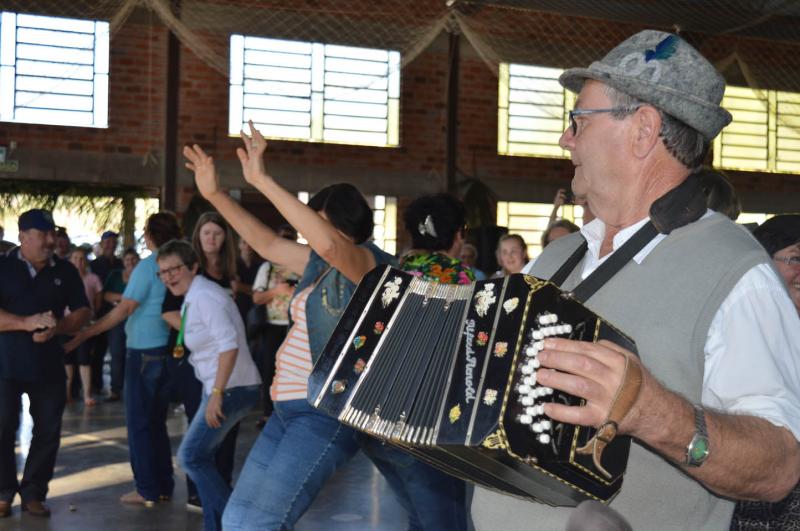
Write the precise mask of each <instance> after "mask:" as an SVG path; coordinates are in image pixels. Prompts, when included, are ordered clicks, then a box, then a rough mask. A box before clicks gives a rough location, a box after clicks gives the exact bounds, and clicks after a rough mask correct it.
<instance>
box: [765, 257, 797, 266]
mask: <svg viewBox="0 0 800 531" xmlns="http://www.w3.org/2000/svg"><path fill="white" fill-rule="evenodd" d="M772 259H773V260H776V261H778V262H783V263H784V264H786V265H788V266H795V267H797V266H800V256H773V257H772Z"/></svg>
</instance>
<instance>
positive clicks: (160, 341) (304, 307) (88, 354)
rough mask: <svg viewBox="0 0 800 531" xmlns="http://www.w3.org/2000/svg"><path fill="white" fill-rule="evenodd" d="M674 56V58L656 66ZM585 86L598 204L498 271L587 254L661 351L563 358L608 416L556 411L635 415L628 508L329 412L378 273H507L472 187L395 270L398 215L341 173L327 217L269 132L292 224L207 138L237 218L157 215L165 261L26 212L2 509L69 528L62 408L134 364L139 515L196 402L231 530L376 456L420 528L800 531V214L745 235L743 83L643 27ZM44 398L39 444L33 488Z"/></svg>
mask: <svg viewBox="0 0 800 531" xmlns="http://www.w3.org/2000/svg"><path fill="white" fill-rule="evenodd" d="M657 48H661V49H662V50H666V49H668V50H669V53H666V52H665V53H663V54H662V56H659V57H657V58H656V59H654V61H656V62H655V63H652V64H650V61H651V59H652V58H650V59H648V57H649V56H648V55H647V54H648V53H649V51H650V50H652V49H657ZM560 81H561V83H562V84H563V85H564V86H565V87H566V88H567V89H569V90H572V91H574V92H576V93H577V94H578V99H577V101H576V108H575V110H573V111H572V112H571V113H570V126H569V127H568V128H567V130H566V131H564V133H563V135H562V136H561V141H560V143H561V146H562V147H563V148H564V149H565V150H567V151H568V152H570V154H571V156H572V161H573V163H574V164H575V175H574V177H573V180H572V191H571V192H567V191H566V190H565V189H561V190H559V191H558V192H557V194H556V197H555V200H554V209H553V216H551V219H550V220H549V222H548V226H547V229H546V230H545V231H544V233H543V234H542V241H541V247H542V249H543V251H542V253H541V254H540V255H539V256H537V257H535V258H534V259H533V260H530V257H529V256H528V246H527V244H526V242H525V241H524V239H523V238H522V237H521V236H520V235H518V234H507V235H504V236H502V237H501V238H500V239H499V242H498V244H497V248H496V249H495V250H494V252H495V253H496V258H497V263H498V264H499V267H500V268H499V270H498V271H496V272H495V273H494V274H492V275H491V277H493V278H495V277H503V276H507V275H511V274H516V273H520V272H523V273H527V274H532V275H534V276H537V277H539V278H543V279H550V278H552V277H554V275H556V272H559V274H560V272H562V271H564V266H565V264H570V266H571V267H570V268H569V271H565V274H564V275H563V278H562V279H561V280H560V281H559V282H560V283H561V287H562V288H563V289H565V290H569V291H571V292H572V293H573V294H574V296H576V297H578V299H579V300H581V301H582V302H584V303H585V304H587V306H589V307H590V308H591V309H592V310H594V311H596V312H597V313H599V314H601V315H603V316H604V317H605V318H606V319H608V320H609V321H611V322H613V323H615V324H616V325H617V326H619V327H620V328H621V329H622V330H624V331H625V332H626V333H628V334H629V335H631V337H632V338H633V339H634V340H635V342H636V344H637V347H638V355H636V354H634V353H632V352H629V351H627V350H625V349H622V348H621V347H618V346H616V345H614V344H611V343H608V342H600V343H588V342H578V341H571V340H566V339H552V338H551V339H547V340H546V341H545V342H544V350H543V351H542V352H541V354H540V355H539V360H540V362H541V365H542V368H541V369H540V370H539V371H538V380H539V383H540V384H541V385H545V386H549V387H552V388H554V389H558V390H562V391H565V392H569V393H571V394H574V395H577V396H578V397H580V398H582V399H583V403H584V405H582V406H580V407H578V406H566V405H561V404H556V403H550V404H547V405H546V406H545V413H546V414H547V415H548V416H549V417H550V418H552V419H555V420H557V421H560V422H566V423H570V424H578V425H585V426H593V427H600V426H606V425H609V424H613V429H614V431H615V432H616V433H618V434H620V435H629V436H631V437H632V438H633V444H632V447H631V453H630V457H629V461H628V468H627V474H626V477H625V482H624V484H623V487H622V490H621V491H620V493H619V495H618V496H616V497H615V498H614V499H613V501H611V503H610V504H608V505H603V504H598V503H587V504H583V505H582V506H580V507H579V508H578V509H570V508H565V507H549V506H546V505H543V504H538V503H533V502H530V501H524V500H522V499H519V498H515V497H511V496H506V495H503V494H500V493H497V492H494V491H490V490H487V489H483V488H480V487H477V488H476V489H475V490H474V494H472V495H470V494H468V493H471V491H470V489H467V488H466V485H465V483H464V482H463V481H462V480H460V479H456V478H455V477H453V476H451V475H448V474H446V473H445V472H442V471H441V470H439V469H437V468H435V467H433V466H431V465H429V464H427V463H425V462H423V461H421V460H418V459H417V458H415V457H413V456H412V455H410V454H408V453H406V452H404V451H402V450H400V449H398V448H396V447H394V446H391V445H387V444H385V443H384V442H383V441H381V440H378V439H375V438H373V437H371V436H368V435H365V434H363V433H359V432H357V431H356V430H354V429H352V428H350V427H347V426H345V425H343V424H341V423H339V422H338V421H337V420H336V419H334V418H331V417H328V416H326V415H324V414H323V413H321V412H319V411H317V410H316V409H315V408H313V407H312V406H311V405H309V403H308V377H309V375H310V373H311V370H312V367H313V365H314V363H315V362H316V361H317V359H318V357H319V355H320V353H321V352H322V349H323V347H324V345H325V343H326V342H327V340H328V338H329V337H330V335H331V333H332V331H333V329H334V327H335V326H336V325H337V323H338V320H339V317H340V316H341V314H342V312H343V311H344V309H345V307H346V306H347V304H348V302H349V301H350V298H351V296H352V295H353V293H354V291H355V289H356V286H357V285H358V283H359V282H360V281H361V279H362V278H363V277H364V275H366V273H368V272H369V271H370V270H372V269H373V268H375V267H376V266H379V265H384V264H390V265H393V266H396V267H399V268H401V269H403V270H405V271H408V272H411V273H413V274H414V275H416V276H418V277H420V278H422V279H424V280H427V281H432V282H439V283H444V284H470V283H473V282H475V281H476V280H482V279H485V278H486V277H487V275H486V274H485V273H484V272H482V271H479V270H478V269H477V268H475V267H474V264H475V263H476V261H477V252H478V250H477V249H476V247H475V246H473V245H470V244H468V243H467V242H466V239H467V233H466V216H465V209H464V205H463V204H462V203H461V202H460V201H459V200H458V199H456V198H455V197H454V196H452V195H448V194H435V195H425V196H422V197H418V198H416V199H415V200H414V201H412V202H411V203H410V204H409V205H408V206H407V207H406V208H405V210H404V213H403V218H404V219H403V221H404V225H405V229H406V231H407V232H408V235H409V239H410V245H409V249H408V250H406V251H405V252H403V253H401V254H400V256H398V257H395V256H392V255H389V254H387V253H386V252H384V251H383V250H381V249H379V248H378V247H377V246H376V245H375V244H374V243H373V242H372V241H371V236H372V233H373V212H372V210H371V208H370V207H369V204H368V203H367V201H366V200H365V198H364V197H363V195H362V194H361V193H360V192H359V190H358V189H356V188H355V187H354V186H352V185H351V184H347V183H339V184H334V185H331V186H328V187H326V188H324V189H323V190H321V191H319V192H318V193H317V194H315V195H314V196H313V197H311V198H310V199H309V201H308V203H307V204H305V203H303V202H301V201H300V200H298V199H297V197H296V196H295V195H294V194H292V193H291V192H289V191H288V190H286V189H285V188H284V187H283V186H281V185H280V184H279V182H278V181H277V180H275V179H274V178H273V176H272V174H271V173H270V172H269V171H268V170H267V167H266V160H265V152H266V149H267V141H266V140H265V138H264V137H263V136H262V134H261V132H260V131H258V130H257V129H255V128H254V127H253V124H252V123H251V124H250V128H249V131H248V132H242V140H243V146H242V147H240V148H239V149H237V156H238V158H239V161H240V163H241V169H242V174H243V176H244V178H245V180H246V181H247V183H249V184H250V185H251V186H252V187H253V188H255V189H256V190H257V191H259V192H260V193H261V194H263V195H264V196H265V197H266V199H267V200H269V201H270V202H271V203H272V204H273V205H274V206H275V207H276V208H277V210H278V211H279V212H280V214H281V215H282V216H283V218H285V220H286V221H287V223H288V224H287V225H285V226H281V227H279V228H277V229H275V228H272V227H269V226H267V225H266V224H264V223H262V222H261V221H260V220H259V219H257V218H256V217H255V216H254V215H253V214H251V213H250V212H249V211H247V210H246V209H245V208H243V207H242V206H241V205H240V204H239V203H238V202H236V201H235V200H234V199H232V198H231V197H230V196H229V195H228V194H227V193H226V192H225V191H224V190H223V189H222V188H221V187H220V185H219V180H218V177H217V173H216V168H215V164H214V160H213V159H212V158H211V157H210V156H208V154H207V153H206V152H205V151H204V150H203V149H202V148H201V147H200V146H198V145H193V146H187V147H185V148H184V151H183V154H184V157H185V158H186V166H187V168H188V169H189V170H190V171H191V172H192V173H193V174H194V178H195V183H196V184H197V188H198V190H199V192H200V194H201V195H202V196H203V198H205V199H206V200H207V201H208V202H209V203H210V204H211V205H212V206H213V208H214V209H215V210H214V211H212V212H207V213H205V214H203V215H202V216H200V218H199V219H198V220H197V222H196V223H195V225H194V227H193V231H192V234H191V236H190V237H189V238H187V239H184V234H183V230H182V227H181V225H180V223H179V221H178V219H177V218H176V216H175V215H174V214H172V213H170V212H159V213H157V214H153V215H152V216H150V217H149V218H148V219H147V222H146V225H145V230H144V241H145V244H146V247H147V249H148V250H149V251H150V254H149V255H148V256H146V257H144V258H143V259H140V257H139V255H138V254H137V253H136V252H135V251H134V250H132V249H129V250H126V251H125V252H124V253H123V254H122V257H121V258H118V257H117V256H116V253H117V247H118V235H117V234H115V233H113V232H110V231H109V232H106V233H104V234H103V235H102V237H101V241H100V249H99V251H98V253H97V258H96V259H94V260H93V261H90V260H89V258H90V253H89V252H87V250H86V249H84V248H82V247H77V248H72V247H71V246H70V242H69V238H68V236H67V234H66V231H64V230H60V229H59V228H58V227H56V225H55V223H54V220H53V219H52V216H51V215H50V213H49V212H47V211H44V210H38V209H35V210H31V211H28V212H26V213H24V214H22V215H21V216H20V217H19V234H20V238H19V239H20V245H19V246H18V247H14V248H12V249H10V250H8V251H7V252H6V253H5V254H4V255H3V256H2V257H0V352H2V354H1V355H0V517H5V516H8V515H10V514H11V503H12V501H13V499H14V497H15V496H16V495H17V494H19V495H20V498H21V502H22V503H21V507H22V510H23V511H25V512H27V513H29V514H30V515H33V516H48V515H49V514H50V512H49V509H48V507H47V506H46V505H45V503H44V502H45V499H46V495H47V489H48V482H49V481H50V479H51V478H52V476H53V470H54V466H55V462H56V455H57V451H58V447H59V440H60V423H61V415H62V413H63V411H64V407H65V404H66V403H67V402H68V401H70V400H73V399H74V397H75V394H74V393H75V391H76V389H78V388H80V389H81V392H82V396H83V404H84V406H86V407H91V406H92V405H94V404H95V403H96V402H95V397H94V392H95V391H96V390H98V384H97V382H98V380H97V377H98V375H100V372H101V370H102V362H103V359H104V358H105V353H106V351H108V352H109V353H110V356H109V359H110V374H111V382H110V390H109V394H108V397H107V400H111V401H113V400H119V399H120V398H123V399H124V407H125V419H126V426H127V434H128V447H129V452H130V464H131V468H132V470H133V476H134V489H133V490H132V491H131V492H129V493H127V494H125V495H123V496H122V497H121V499H120V501H121V502H123V503H126V504H135V505H141V506H144V507H151V506H153V505H155V504H156V503H158V502H160V501H165V500H169V499H170V498H171V497H172V495H173V491H174V487H175V483H174V476H173V464H172V449H171V447H170V441H169V437H168V435H167V429H166V421H167V416H168V410H169V406H170V403H171V402H173V401H180V402H181V403H182V404H183V406H184V411H185V414H186V417H187V422H188V428H187V430H186V432H185V433H184V435H183V438H182V441H181V444H180V447H179V448H178V451H177V461H178V465H179V466H180V468H181V469H182V470H184V472H185V473H186V476H187V482H188V485H187V491H188V495H189V500H188V505H189V506H190V507H192V508H194V509H196V510H201V511H202V513H203V519H204V528H205V529H207V530H215V529H223V528H224V529H228V530H238V529H241V530H245V529H268V530H284V529H293V528H294V526H295V524H296V523H297V521H298V520H299V519H300V517H301V516H302V515H303V514H304V512H305V511H306V510H307V509H308V508H309V506H310V505H311V504H312V502H313V501H314V499H315V497H316V496H317V494H318V493H319V491H320V490H321V489H322V487H323V486H324V484H325V483H326V481H327V480H328V479H329V478H330V477H331V475H332V474H333V473H334V472H335V471H336V470H337V469H338V468H339V467H341V466H342V465H343V464H345V463H346V462H347V461H348V460H349V459H351V458H352V457H353V456H354V455H355V454H356V453H357V452H358V451H363V453H364V454H365V455H366V456H367V457H368V458H369V459H370V460H371V461H372V463H374V465H375V467H376V468H377V470H378V471H379V472H380V473H381V474H382V475H383V477H384V478H385V480H386V482H387V484H388V486H389V487H390V490H391V492H392V495H393V496H394V497H395V498H396V499H397V501H398V503H399V504H400V505H401V506H402V507H403V508H404V509H405V510H406V512H407V514H408V528H409V529H411V530H437V531H438V530H464V529H467V528H468V525H469V521H470V519H471V521H472V523H473V525H474V526H475V528H476V529H478V530H484V529H485V530H488V529H497V528H498V522H502V526H501V527H502V528H503V529H508V530H515V529H520V530H522V529H530V528H536V529H547V530H562V529H604V530H609V531H611V530H625V529H658V530H661V529H691V530H697V529H728V527H729V526H731V525H734V526H737V527H735V528H736V529H766V528H769V529H781V528H782V527H781V526H782V525H786V522H795V524H796V523H797V521H798V518H800V515H795V514H794V513H793V512H792V511H796V506H797V504H793V503H787V500H792V499H794V497H795V496H797V497H800V492H798V489H797V485H798V480H799V479H800V447H798V437H800V420H798V419H800V370H799V369H800V215H780V216H775V217H773V218H771V219H769V220H768V221H766V222H765V223H764V224H762V225H761V226H759V227H757V228H755V230H754V231H752V234H751V232H750V231H749V230H748V229H747V228H743V227H741V226H737V225H736V224H735V220H736V217H737V216H738V214H739V212H740V211H741V206H740V203H739V200H738V199H737V198H736V195H735V192H734V190H733V187H732V186H731V185H730V183H729V182H727V181H726V180H725V178H724V176H721V175H719V174H715V173H714V172H709V171H705V170H703V171H698V170H699V169H700V168H701V166H702V162H703V160H704V159H705V157H706V153H707V150H708V148H709V145H710V143H711V141H712V140H713V138H714V137H715V136H716V135H717V134H718V133H719V131H720V130H721V129H722V127H724V126H725V125H726V124H727V123H728V122H729V121H730V115H729V113H728V112H727V111H725V110H724V109H723V108H722V107H720V101H721V97H722V90H723V88H724V83H723V82H722V79H721V77H720V76H719V74H718V73H717V72H716V71H715V70H714V68H713V66H712V65H711V64H710V63H709V62H708V61H707V60H706V59H705V58H704V57H702V56H701V55H700V54H699V53H698V52H697V51H696V50H695V49H694V48H692V47H691V46H690V45H689V44H687V43H686V42H685V41H683V40H682V39H681V38H679V37H677V36H675V35H671V34H666V33H662V32H657V31H650V30H648V31H644V32H641V33H638V34H636V35H634V36H633V37H631V38H629V39H627V40H625V41H624V42H622V43H621V44H620V45H619V46H618V47H617V48H615V49H614V50H612V51H611V52H609V54H608V55H606V56H605V57H604V58H603V59H601V60H599V61H597V62H595V63H592V65H591V66H590V67H588V68H576V69H571V70H568V71H566V72H565V73H564V74H563V75H562V76H561V78H560ZM568 202H570V203H574V204H578V205H581V206H582V207H583V220H582V221H583V222H582V226H581V227H578V226H577V225H575V224H574V223H572V222H570V221H567V220H564V219H559V218H558V217H557V213H558V211H559V209H560V208H561V207H562V206H563V205H564V204H566V203H568ZM298 232H299V233H302V234H303V235H304V236H305V238H306V240H307V243H299V242H298V241H297V234H298ZM237 238H238V242H237ZM0 239H1V237H0ZM237 249H238V253H237ZM98 360H99V365H98ZM629 364H635V365H637V366H638V367H639V369H640V370H641V373H642V375H643V380H642V385H641V388H640V389H639V391H638V394H637V395H636V397H635V400H634V401H633V402H632V403H633V406H632V408H631V410H630V411H629V412H628V413H627V414H626V415H625V416H624V418H621V419H611V411H612V408H613V406H614V404H615V401H616V399H617V398H616V397H617V396H618V395H619V393H620V389H621V388H622V386H623V384H624V379H625V376H624V375H625V374H626V371H627V367H628V365H629ZM75 367H77V369H78V370H77V373H76V372H75ZM65 375H66V378H65ZM76 375H77V378H76V377H75V376H76ZM99 385H100V386H102V380H100V384H99ZM23 393H27V394H28V396H29V397H30V414H31V417H32V418H33V422H34V431H33V442H32V445H31V449H30V452H29V455H28V459H27V463H26V465H25V469H24V472H23V476H22V480H21V481H18V480H17V469H16V462H15V459H14V444H15V434H16V431H17V428H18V425H19V412H20V407H21V395H22V394H23ZM259 401H260V402H261V405H258V404H259ZM256 408H257V409H258V411H259V413H260V414H261V419H260V421H259V422H260V424H259V427H263V429H262V430H261V432H260V435H259V436H258V438H257V439H256V441H255V443H254V444H253V446H252V448H250V450H249V453H248V456H247V459H246V461H245V463H244V466H243V468H242V470H241V471H240V473H239V474H238V478H237V480H236V481H234V480H233V478H234V470H233V456H234V453H235V449H236V443H237V433H238V430H239V424H240V422H241V421H242V420H243V419H244V418H245V416H246V415H247V414H248V413H249V412H251V411H252V410H254V409H256ZM470 497H471V498H472V499H471V500H469V499H468V498H470ZM735 500H740V501H739V503H738V505H736V504H735ZM776 502H777V503H776ZM470 507H471V508H470ZM734 509H735V512H734ZM470 517H471V518H470ZM731 522H733V523H731ZM531 526H535V527H531ZM764 526H767V527H764ZM770 526H771V527H770ZM787 529H788V527H787Z"/></svg>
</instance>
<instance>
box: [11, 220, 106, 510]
mask: <svg viewBox="0 0 800 531" xmlns="http://www.w3.org/2000/svg"><path fill="white" fill-rule="evenodd" d="M19 240H20V246H19V247H17V248H15V249H12V250H11V251H9V252H8V254H7V255H5V256H2V257H0V517H6V516H9V515H10V514H11V503H12V502H13V500H14V496H15V495H16V494H17V493H18V492H19V494H20V498H21V500H22V511H23V512H27V513H29V514H31V515H33V516H50V510H49V509H48V508H47V506H46V505H44V500H45V497H46V496H47V484H48V483H49V481H50V479H51V478H52V477H53V468H54V467H55V462H56V454H57V453H58V447H59V443H60V439H61V415H62V413H63V412H64V404H65V401H66V389H65V381H66V379H65V373H64V350H63V349H62V348H61V345H60V344H59V342H58V340H57V336H58V335H63V334H72V333H75V332H77V331H78V330H79V329H80V328H81V327H82V326H83V325H84V324H86V322H87V321H88V320H89V317H90V310H89V302H88V301H87V300H86V294H85V292H84V288H83V282H82V281H81V278H80V276H79V275H78V271H77V270H76V269H75V267H74V266H73V265H72V264H70V263H69V262H67V261H65V260H62V259H60V258H58V257H56V256H54V255H53V249H54V246H55V224H54V223H53V217H52V216H51V215H50V212H48V211H46V210H39V209H35V210H29V211H27V212H25V213H24V214H22V215H21V216H20V217H19ZM66 309H69V310H70V313H69V315H66V316H65V315H64V314H65V310H66ZM23 393H27V394H28V397H29V398H30V414H31V417H32V418H33V422H34V429H33V439H32V440H31V447H30V451H29V452H28V458H27V460H26V462H25V471H24V473H23V476H22V482H21V483H18V482H17V467H16V458H15V455H14V444H15V439H16V432H17V428H18V427H19V414H20V408H21V399H22V394H23Z"/></svg>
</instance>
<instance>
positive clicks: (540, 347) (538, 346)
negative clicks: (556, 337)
mask: <svg viewBox="0 0 800 531" xmlns="http://www.w3.org/2000/svg"><path fill="white" fill-rule="evenodd" d="M533 348H535V349H536V350H543V349H544V341H537V342H536V343H534V344H533Z"/></svg>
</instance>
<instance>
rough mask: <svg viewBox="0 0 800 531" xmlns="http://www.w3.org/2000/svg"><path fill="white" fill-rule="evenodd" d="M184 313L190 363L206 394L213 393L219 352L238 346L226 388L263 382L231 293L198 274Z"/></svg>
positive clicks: (182, 309) (190, 289) (192, 285)
mask: <svg viewBox="0 0 800 531" xmlns="http://www.w3.org/2000/svg"><path fill="white" fill-rule="evenodd" d="M184 312H186V314H185V319H186V324H185V325H184V332H183V342H184V344H185V345H186V346H187V347H188V348H189V350H190V351H191V355H190V356H189V363H191V364H192V366H193V367H194V373H195V375H196V376H197V379H198V380H200V381H201V382H202V383H203V391H204V393H205V394H211V388H212V387H214V380H215V379H216V377H217V368H218V366H219V355H220V354H221V353H223V352H226V351H228V350H233V349H238V353H237V355H236V364H235V365H234V367H233V372H232V373H231V377H230V378H229V379H228V384H227V385H226V386H225V388H226V389H230V388H232V387H242V386H246V385H257V384H260V383H261V377H260V376H259V375H258V369H257V368H256V364H255V363H253V357H252V356H251V355H250V348H249V347H248V346H247V336H246V335H245V330H244V323H243V322H242V317H241V316H240V315H239V310H238V309H237V308H236V304H235V303H234V301H233V299H232V298H231V296H230V295H229V294H228V293H227V292H226V291H225V289H224V288H222V287H221V286H219V285H218V284H217V283H216V282H213V281H211V280H208V279H207V278H205V277H204V276H202V275H197V276H195V277H194V280H192V284H191V285H190V286H189V291H188V292H187V293H186V297H185V298H184V301H183V306H182V307H181V315H183V314H184Z"/></svg>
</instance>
